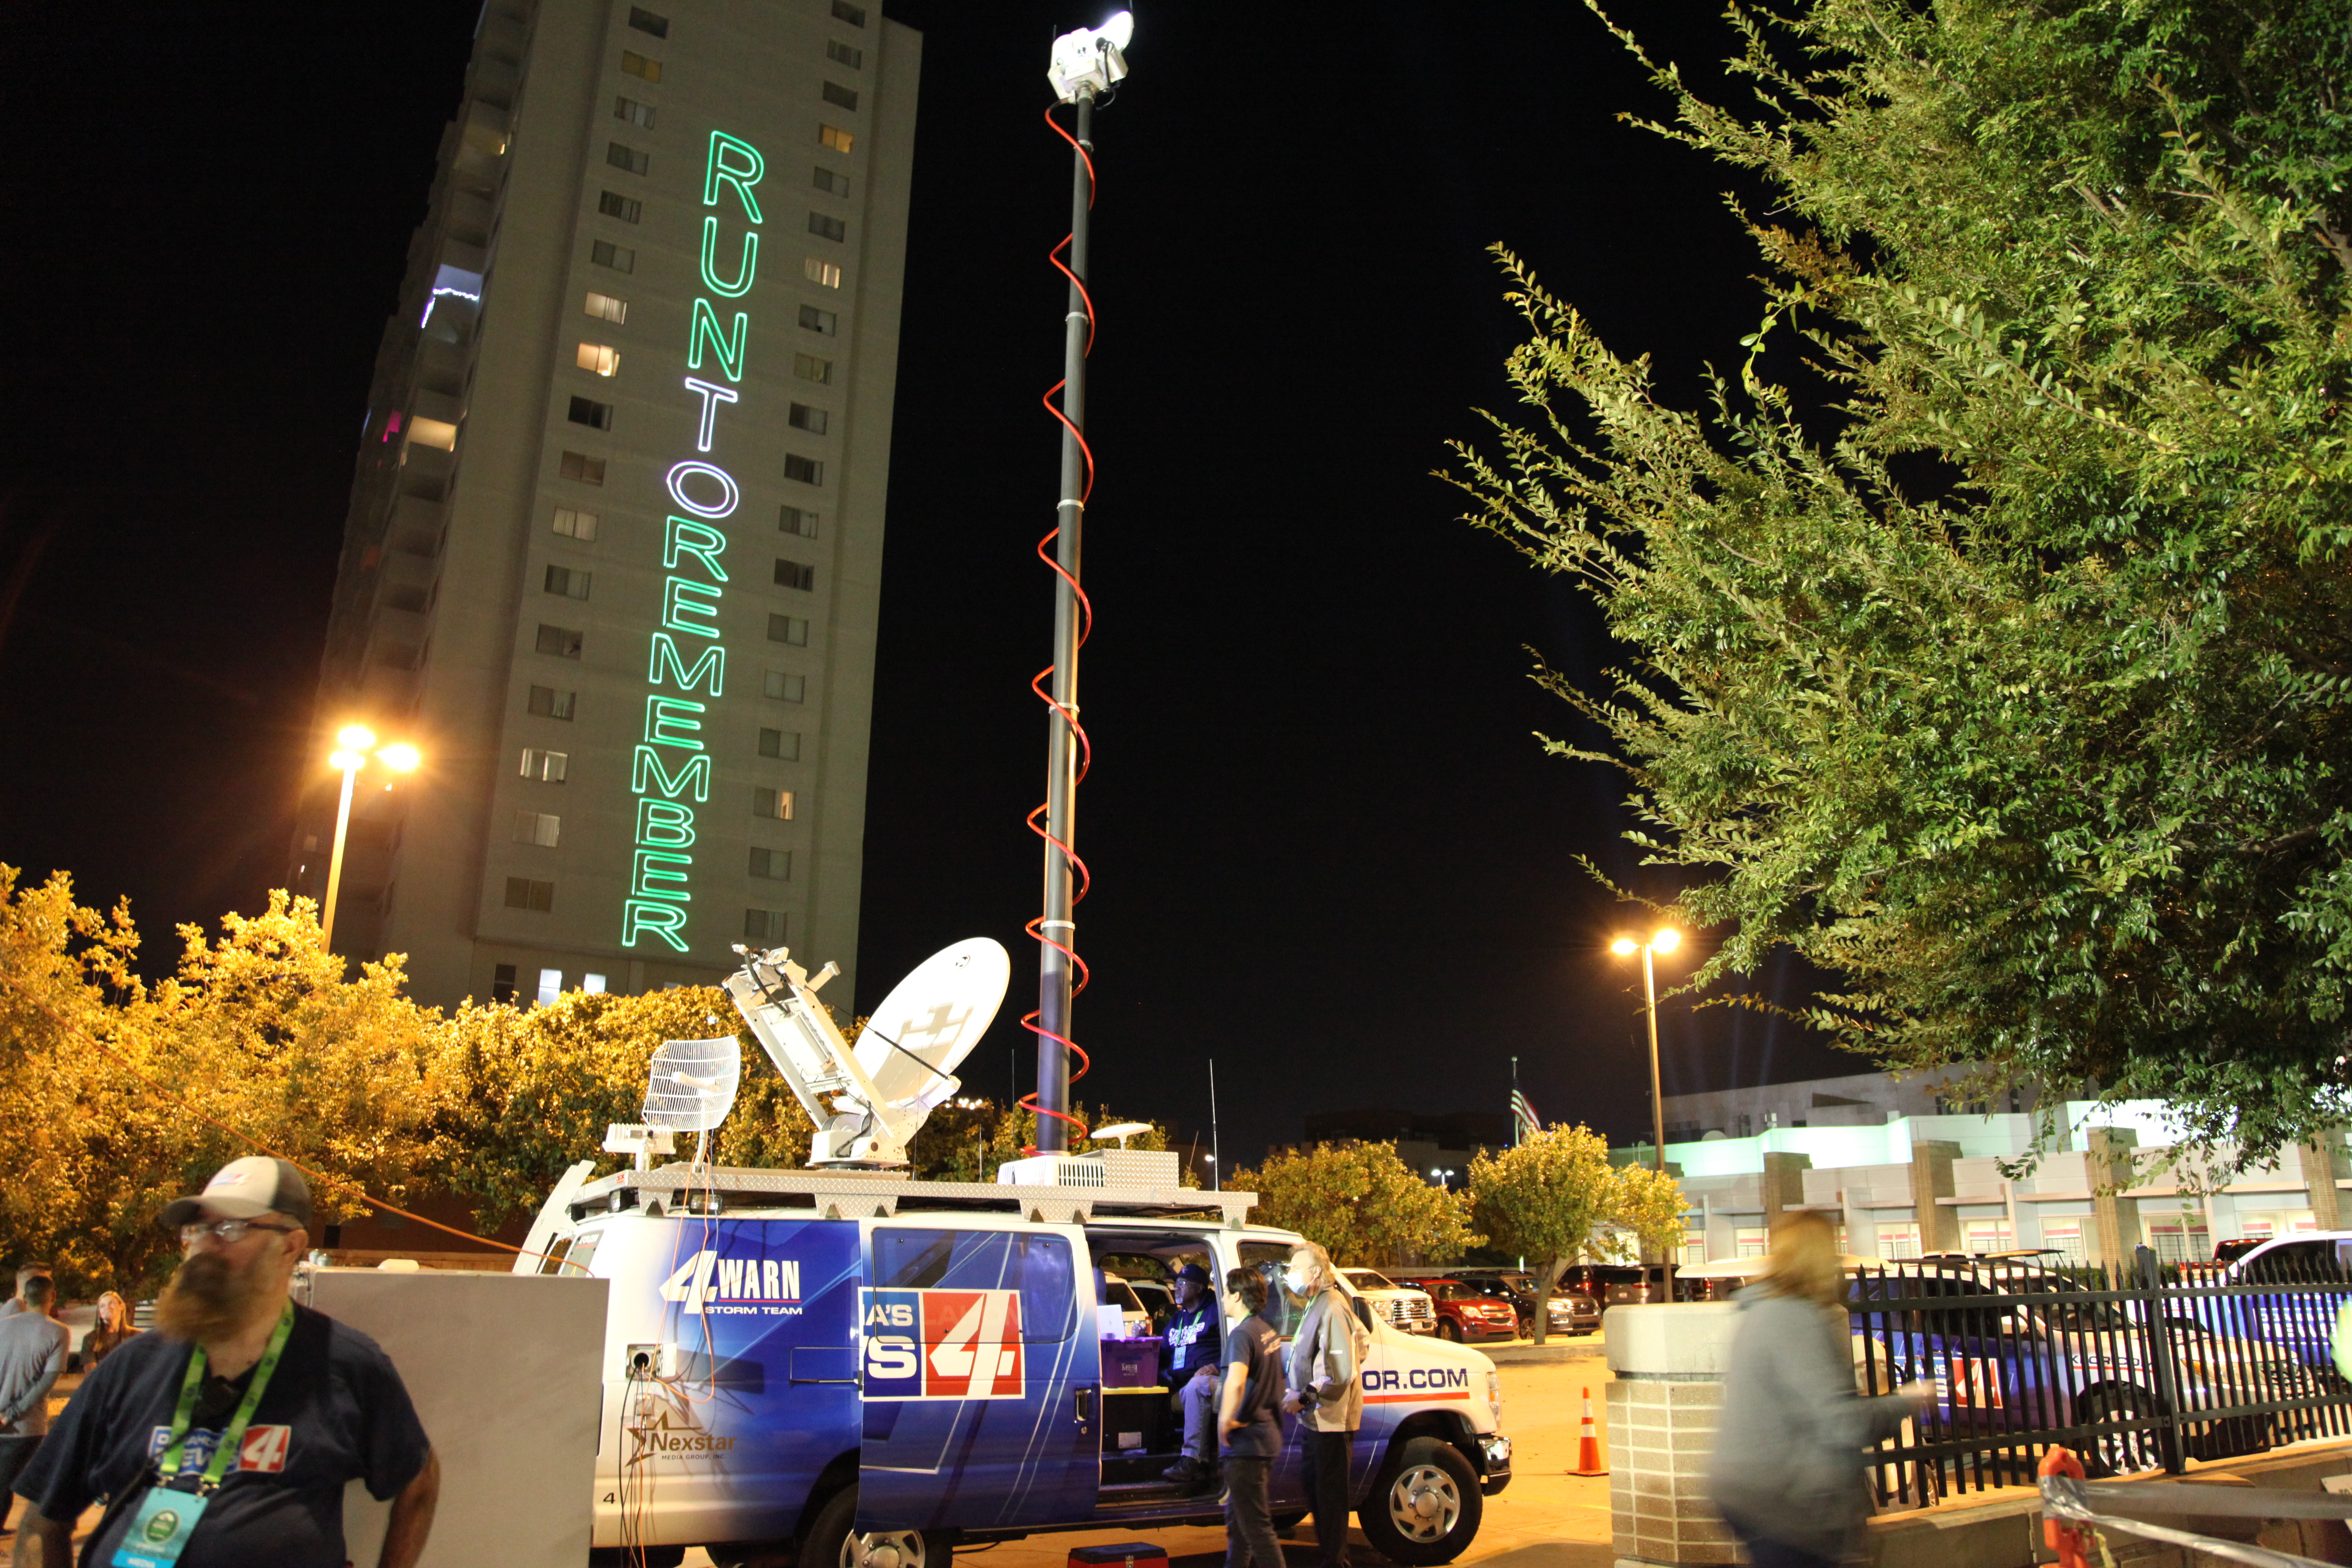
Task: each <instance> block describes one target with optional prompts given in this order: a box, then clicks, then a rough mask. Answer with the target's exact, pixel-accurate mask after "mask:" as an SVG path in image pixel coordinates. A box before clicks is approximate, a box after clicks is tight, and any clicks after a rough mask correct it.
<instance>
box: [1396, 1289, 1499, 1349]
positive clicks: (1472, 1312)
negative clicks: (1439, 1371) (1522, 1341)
mask: <svg viewBox="0 0 2352 1568" xmlns="http://www.w3.org/2000/svg"><path fill="white" fill-rule="evenodd" d="M1412 1284H1415V1285H1418V1286H1419V1287H1421V1289H1423V1290H1426V1291H1427V1292H1429V1299H1430V1301H1431V1303H1432V1304H1433V1305H1434V1306H1435V1308H1436V1309H1437V1337H1438V1338H1439V1339H1441V1340H1454V1341H1457V1342H1464V1343H1467V1342H1472V1341H1475V1340H1515V1339H1517V1338H1518V1337H1519V1313H1518V1309H1517V1308H1516V1307H1514V1306H1512V1305H1511V1304H1510V1303H1509V1302H1508V1301H1506V1300H1502V1299H1501V1298H1500V1297H1497V1296H1490V1295H1488V1294H1487V1293H1486V1291H1484V1290H1481V1289H1478V1288H1477V1287H1476V1286H1475V1285H1471V1284H1467V1283H1465V1282H1464V1281H1462V1280H1459V1279H1415V1280H1412Z"/></svg>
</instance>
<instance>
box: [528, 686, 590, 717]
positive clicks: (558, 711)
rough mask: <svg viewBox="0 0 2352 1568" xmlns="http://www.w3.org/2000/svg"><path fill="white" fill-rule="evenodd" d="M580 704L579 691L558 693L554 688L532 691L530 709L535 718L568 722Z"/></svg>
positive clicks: (540, 687) (541, 688)
mask: <svg viewBox="0 0 2352 1568" xmlns="http://www.w3.org/2000/svg"><path fill="white" fill-rule="evenodd" d="M579 702H580V693H578V692H577V691H558V690H557V689H555V688H553V687H552V686H534V687H532V688H531V689H530V711H531V714H532V716H533V717H534V718H540V719H566V720H568V719H570V718H571V717H572V710H573V709H574V708H575V707H577V706H578V705H579Z"/></svg>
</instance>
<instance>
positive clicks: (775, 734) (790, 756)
mask: <svg viewBox="0 0 2352 1568" xmlns="http://www.w3.org/2000/svg"><path fill="white" fill-rule="evenodd" d="M760 754H761V756H763V757H774V758H776V759H778V760H779V761H782V762H787V763H797V762H799V761H800V760H801V732H800V731H798V730H762V731H760Z"/></svg>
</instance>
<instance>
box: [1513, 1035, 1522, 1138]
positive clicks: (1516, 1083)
mask: <svg viewBox="0 0 2352 1568" xmlns="http://www.w3.org/2000/svg"><path fill="white" fill-rule="evenodd" d="M1522 1136H1523V1132H1522V1130H1521V1128H1520V1126H1519V1058H1517V1057H1513V1058H1511V1147H1512V1148H1514V1149H1516V1148H1517V1147H1518V1146H1519V1140H1520V1138H1521V1137H1522Z"/></svg>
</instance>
